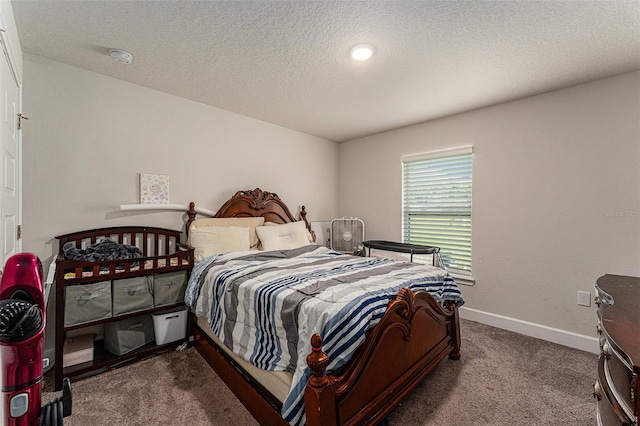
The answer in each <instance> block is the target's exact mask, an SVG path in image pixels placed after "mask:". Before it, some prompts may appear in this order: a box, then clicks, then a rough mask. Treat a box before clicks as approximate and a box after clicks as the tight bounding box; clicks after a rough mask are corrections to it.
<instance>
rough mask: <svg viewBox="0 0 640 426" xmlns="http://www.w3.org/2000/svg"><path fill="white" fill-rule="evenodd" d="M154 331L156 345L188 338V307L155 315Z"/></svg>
mask: <svg viewBox="0 0 640 426" xmlns="http://www.w3.org/2000/svg"><path fill="white" fill-rule="evenodd" d="M153 331H154V334H155V336H156V345H164V344H165V343H170V342H174V341H176V340H181V339H184V338H185V337H187V307H186V306H185V307H183V308H180V309H174V310H171V311H166V312H160V313H158V314H153Z"/></svg>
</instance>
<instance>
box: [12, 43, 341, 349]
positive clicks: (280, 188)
mask: <svg viewBox="0 0 640 426" xmlns="http://www.w3.org/2000/svg"><path fill="white" fill-rule="evenodd" d="M176 78H179V76H176ZM23 110H24V113H25V115H26V116H27V117H29V121H28V122H27V124H26V126H25V128H24V130H23V145H24V148H23V156H24V160H23V225H24V242H23V250H24V251H30V252H34V253H36V254H37V255H38V256H39V257H40V258H41V259H42V260H43V262H44V264H45V268H47V267H48V264H49V263H50V262H51V259H52V258H53V256H54V255H55V254H56V253H57V250H58V246H57V241H56V240H55V236H57V235H62V234H66V233H69V232H75V231H81V230H85V229H93V228H101V227H106V226H119V225H148V226H160V227H166V228H171V229H180V227H181V226H182V223H183V217H182V216H183V214H182V213H180V212H161V213H153V214H144V215H140V214H137V213H131V212H127V213H122V212H120V211H119V206H120V204H131V203H137V202H138V200H139V183H138V182H139V177H138V173H140V172H143V173H155V174H168V175H169V177H170V202H171V203H183V204H187V203H189V202H190V201H194V202H195V203H196V205H198V206H201V207H204V208H207V209H210V210H214V211H215V210H216V209H217V208H218V207H220V206H221V205H222V203H223V202H224V201H225V200H227V199H228V198H229V197H230V196H232V195H233V194H234V193H235V192H236V191H237V190H240V189H253V188H256V187H260V188H261V189H263V190H266V191H272V192H276V193H277V194H278V195H279V196H280V198H281V199H282V200H283V201H284V202H285V203H287V205H288V206H289V207H290V208H291V210H292V213H293V214H294V215H297V213H298V209H299V208H300V206H301V205H303V204H304V205H305V206H306V210H307V212H308V216H307V218H308V219H309V220H312V221H317V220H328V219H331V218H333V217H335V216H336V214H337V205H338V198H337V192H338V191H337V189H338V186H337V182H338V152H339V146H338V145H337V144H336V143H334V142H330V141H327V140H324V139H320V138H317V137H313V136H309V135H306V134H303V133H300V132H296V131H293V130H289V129H285V128H282V127H279V126H275V125H272V124H268V123H265V122H262V121H258V120H254V119H251V118H248V117H245V116H241V115H238V114H234V113H230V112H227V111H223V110H220V109H217V108H213V107H210V106H206V105H203V104H200V103H196V102H192V101H188V100H185V99H182V98H178V97H175V96H171V95H167V94H165V93H161V92H158V91H154V90H150V89H146V88H143V87H140V86H136V85H133V84H129V83H125V82H123V81H120V80H116V79H113V78H110V77H106V76H102V75H99V74H96V73H93V72H89V71H85V70H81V69H79V68H74V67H70V66H67V65H64V64H61V63H58V62H53V61H50V60H47V59H44V58H41V57H37V56H33V55H25V56H24V108H23ZM54 314H55V304H54V303H53V298H50V304H49V306H48V315H49V322H48V323H49V325H50V326H51V327H49V328H48V329H47V342H46V346H47V347H48V348H49V349H50V348H51V347H52V344H53V343H52V338H53V331H52V327H53V323H54V322H53V315H54Z"/></svg>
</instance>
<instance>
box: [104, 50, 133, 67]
mask: <svg viewBox="0 0 640 426" xmlns="http://www.w3.org/2000/svg"><path fill="white" fill-rule="evenodd" d="M109 54H110V55H111V59H113V60H114V61H116V62H120V63H123V64H130V63H131V62H132V61H133V55H132V54H131V53H129V52H125V51H124V50H120V49H111V50H109Z"/></svg>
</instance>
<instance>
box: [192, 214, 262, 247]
mask: <svg viewBox="0 0 640 426" xmlns="http://www.w3.org/2000/svg"><path fill="white" fill-rule="evenodd" d="M263 223H264V217H261V216H260V217H211V218H206V219H196V220H194V221H193V222H192V223H191V227H190V228H189V239H188V241H187V244H189V245H190V246H193V244H191V232H192V230H193V229H195V228H208V227H212V226H239V227H246V228H249V242H250V243H251V247H257V246H258V243H259V240H258V234H256V226H261V225H262V224H263Z"/></svg>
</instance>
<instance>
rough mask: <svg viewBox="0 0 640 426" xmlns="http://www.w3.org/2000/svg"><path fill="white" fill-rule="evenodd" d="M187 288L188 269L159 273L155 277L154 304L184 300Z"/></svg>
mask: <svg viewBox="0 0 640 426" xmlns="http://www.w3.org/2000/svg"><path fill="white" fill-rule="evenodd" d="M186 289H187V271H176V272H168V273H166V274H157V275H155V276H154V277H153V304H154V306H156V307H157V306H164V305H171V304H173V303H178V302H182V301H183V300H184V292H185V290H186Z"/></svg>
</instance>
